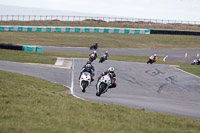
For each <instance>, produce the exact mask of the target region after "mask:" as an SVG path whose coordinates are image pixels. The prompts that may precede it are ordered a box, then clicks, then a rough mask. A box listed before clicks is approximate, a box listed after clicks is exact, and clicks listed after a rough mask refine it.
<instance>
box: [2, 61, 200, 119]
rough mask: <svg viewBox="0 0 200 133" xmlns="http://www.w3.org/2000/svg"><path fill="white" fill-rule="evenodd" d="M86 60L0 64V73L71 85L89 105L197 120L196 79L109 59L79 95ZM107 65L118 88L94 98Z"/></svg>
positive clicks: (199, 90) (199, 88) (199, 96)
mask: <svg viewBox="0 0 200 133" xmlns="http://www.w3.org/2000/svg"><path fill="white" fill-rule="evenodd" d="M86 61H87V59H74V64H73V66H74V69H64V68H57V67H52V66H43V65H35V64H24V63H16V62H8V61H0V70H4V71H10V72H16V73H20V74H24V75H31V76H34V77H38V78H41V79H45V80H48V81H51V82H56V83H59V84H62V85H65V86H69V87H70V86H72V88H71V89H73V93H74V95H76V96H78V97H80V98H82V99H85V100H89V101H92V102H100V103H108V104H115V105H123V106H128V107H130V108H137V109H145V110H148V111H153V112H162V113H167V114H172V115H179V116H184V117H189V118H194V119H200V111H199V110H200V78H199V77H197V76H193V75H190V74H187V73H185V72H182V71H180V70H177V69H175V68H174V67H171V66H169V65H161V64H152V65H147V64H146V63H136V62H124V61H109V60H107V61H105V62H104V63H102V64H101V63H98V61H94V63H93V65H94V67H95V70H96V71H95V74H96V75H95V81H94V82H92V84H91V86H90V87H89V88H88V89H87V90H86V93H82V91H81V89H80V86H79V81H78V77H79V73H80V70H81V67H82V66H83V65H84V64H85V63H86ZM110 66H113V67H115V69H116V71H115V72H116V75H117V87H116V88H113V89H109V90H108V91H107V92H106V93H105V94H102V95H101V97H97V96H96V95H95V94H96V90H95V84H96V81H97V77H98V76H99V75H100V73H102V72H103V71H105V70H107V69H108V68H109V67H110ZM72 68H73V67H72ZM72 70H74V71H72ZM72 75H74V76H72ZM72 77H74V80H73V81H71V78H72ZM71 83H73V85H72V84H71Z"/></svg>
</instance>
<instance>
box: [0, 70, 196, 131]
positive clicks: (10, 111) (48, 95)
mask: <svg viewBox="0 0 200 133" xmlns="http://www.w3.org/2000/svg"><path fill="white" fill-rule="evenodd" d="M19 79H20V82H19ZM65 89H66V88H65V87H63V86H61V85H59V84H55V83H51V82H47V81H45V80H41V79H37V78H33V77H30V76H24V75H19V74H15V73H9V72H4V71H0V92H1V93H0V101H1V104H0V132H2V133H27V132H28V133H32V132H33V133H35V132H37V133H40V132H41V133H49V132H70V133H71V132H77V133H94V132H95V133H102V132H107V133H111V132H113V133H118V132H123V133H126V132H127V133H130V132H136V133H137V132H138V133H155V132H162V133H169V132H173V133H176V132H177V133H180V132H181V133H197V132H199V131H200V126H199V125H200V121H199V120H194V119H189V118H183V117H179V116H172V115H167V114H162V113H156V112H147V111H145V110H137V109H131V108H128V107H124V106H116V105H108V104H100V103H91V102H87V101H82V100H79V99H76V98H74V97H72V96H70V95H68V94H65V93H63V92H62V91H63V90H65ZM94 95H95V94H94Z"/></svg>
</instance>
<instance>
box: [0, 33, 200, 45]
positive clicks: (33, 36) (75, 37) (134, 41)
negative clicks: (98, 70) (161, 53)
mask: <svg viewBox="0 0 200 133" xmlns="http://www.w3.org/2000/svg"><path fill="white" fill-rule="evenodd" d="M94 42H99V47H101V48H141V49H144V48H147V49H148V48H149V49H176V48H189V49H190V48H200V43H199V42H200V37H198V36H184V35H175V36H173V35H135V34H114V33H55V32H52V33H37V32H0V43H11V44H27V45H41V46H64V47H89V46H91V45H92V44H93V43H94Z"/></svg>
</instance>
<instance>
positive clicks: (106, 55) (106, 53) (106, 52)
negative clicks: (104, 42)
mask: <svg viewBox="0 0 200 133" xmlns="http://www.w3.org/2000/svg"><path fill="white" fill-rule="evenodd" d="M103 55H105V60H107V57H108V56H109V54H108V51H105V53H103V54H102V56H103Z"/></svg>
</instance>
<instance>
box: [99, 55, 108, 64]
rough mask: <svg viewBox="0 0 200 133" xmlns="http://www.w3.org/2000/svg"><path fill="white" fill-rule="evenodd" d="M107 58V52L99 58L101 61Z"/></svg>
mask: <svg viewBox="0 0 200 133" xmlns="http://www.w3.org/2000/svg"><path fill="white" fill-rule="evenodd" d="M105 60H107V56H106V54H103V55H102V56H101V58H100V60H99V63H103V62H104V61H105Z"/></svg>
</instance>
